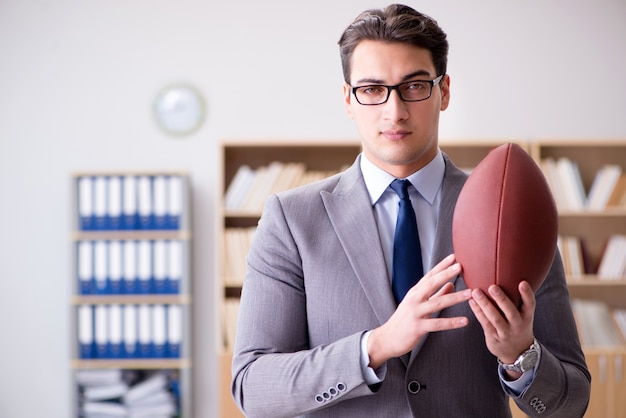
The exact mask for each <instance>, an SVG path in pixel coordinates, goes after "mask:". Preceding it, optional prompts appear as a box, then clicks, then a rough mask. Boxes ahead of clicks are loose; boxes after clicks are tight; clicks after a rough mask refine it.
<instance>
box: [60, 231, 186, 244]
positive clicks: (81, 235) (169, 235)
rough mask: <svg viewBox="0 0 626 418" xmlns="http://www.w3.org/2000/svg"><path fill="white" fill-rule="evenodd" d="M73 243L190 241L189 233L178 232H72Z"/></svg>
mask: <svg viewBox="0 0 626 418" xmlns="http://www.w3.org/2000/svg"><path fill="white" fill-rule="evenodd" d="M72 239H73V240H74V241H82V240H84V241H98V240H128V239H135V240H155V239H177V240H189V239H191V231H187V230H178V231H167V230H145V231H141V230H133V231H74V232H73V233H72Z"/></svg>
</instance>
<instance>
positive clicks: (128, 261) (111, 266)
mask: <svg viewBox="0 0 626 418" xmlns="http://www.w3.org/2000/svg"><path fill="white" fill-rule="evenodd" d="M76 251H77V254H78V257H77V258H76V259H77V263H78V265H77V272H78V273H77V276H78V292H79V293H80V294H83V295H93V294H102V295H107V294H177V293H179V292H180V282H181V279H182V276H183V269H184V258H183V251H184V247H183V242H182V241H180V240H95V241H90V240H82V241H77V250H76Z"/></svg>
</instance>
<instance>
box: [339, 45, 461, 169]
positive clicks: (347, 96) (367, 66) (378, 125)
mask: <svg viewBox="0 0 626 418" xmlns="http://www.w3.org/2000/svg"><path fill="white" fill-rule="evenodd" d="M351 64H352V73H351V75H350V83H351V84H352V86H350V85H348V84H344V87H343V90H344V103H345V107H346V111H347V112H348V115H349V116H350V117H351V118H352V119H354V121H355V123H356V127H357V129H358V131H359V134H360V136H361V141H362V144H363V152H364V153H365V155H366V156H367V158H368V159H369V160H370V161H372V162H373V163H374V164H376V165H377V166H378V167H380V168H382V169H383V170H385V171H387V172H388V173H390V174H392V175H393V176H395V177H399V178H402V177H406V176H408V175H410V174H411V173H414V172H415V171H417V170H419V169H420V168H422V167H424V166H425V165H426V164H428V163H429V162H430V161H431V160H432V159H433V158H434V157H435V155H436V152H437V147H438V126H439V112H440V111H442V110H445V109H446V108H447V107H448V102H449V100H450V78H449V77H448V76H447V75H446V76H444V77H443V79H442V80H441V82H440V83H439V85H437V86H434V87H433V90H432V95H431V96H430V98H429V99H427V100H423V101H420V102H405V101H402V100H401V99H400V97H398V93H397V91H392V92H391V95H390V96H389V100H387V102H386V103H383V104H380V105H374V106H364V105H361V104H359V103H358V102H357V100H356V98H355V97H354V96H353V95H352V87H356V86H361V85H367V84H383V85H396V84H399V83H402V82H405V81H413V80H433V79H435V78H436V77H437V76H438V75H439V74H436V72H435V66H434V64H433V61H432V57H431V54H430V51H428V50H427V49H423V48H418V47H415V46H412V45H407V44H402V43H384V42H380V41H369V40H366V41H361V42H360V43H359V44H358V45H357V47H356V48H355V50H354V53H353V55H352V63H351Z"/></svg>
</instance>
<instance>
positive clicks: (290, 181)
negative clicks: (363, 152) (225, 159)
mask: <svg viewBox="0 0 626 418" xmlns="http://www.w3.org/2000/svg"><path fill="white" fill-rule="evenodd" d="M345 168H346V167H345V166H342V167H340V168H339V169H338V170H328V171H327V170H308V169H306V167H305V165H304V164H303V163H283V162H280V161H273V162H270V163H269V164H267V165H264V166H260V167H257V168H256V169H252V168H250V166H248V165H245V164H243V165H240V166H239V167H238V168H237V171H236V172H235V175H234V176H233V178H232V180H231V181H230V183H229V185H228V187H227V188H226V192H225V196H224V208H225V209H226V210H232V211H239V210H240V211H246V212H259V213H260V212H261V211H262V210H263V205H264V203H265V199H266V198H267V196H269V195H270V194H272V193H278V192H282V191H284V190H289V189H292V188H294V187H298V186H301V185H304V184H308V183H312V182H314V181H316V180H321V179H323V178H326V177H329V176H331V175H333V174H335V173H337V172H339V171H340V170H343V169H345Z"/></svg>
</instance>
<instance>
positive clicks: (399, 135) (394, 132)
mask: <svg viewBox="0 0 626 418" xmlns="http://www.w3.org/2000/svg"><path fill="white" fill-rule="evenodd" d="M382 134H383V136H384V137H385V138H387V139H391V140H399V139H403V138H406V137H407V136H408V135H410V134H411V131H405V130H401V129H388V130H386V131H383V132H382Z"/></svg>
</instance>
